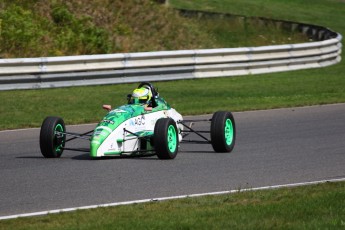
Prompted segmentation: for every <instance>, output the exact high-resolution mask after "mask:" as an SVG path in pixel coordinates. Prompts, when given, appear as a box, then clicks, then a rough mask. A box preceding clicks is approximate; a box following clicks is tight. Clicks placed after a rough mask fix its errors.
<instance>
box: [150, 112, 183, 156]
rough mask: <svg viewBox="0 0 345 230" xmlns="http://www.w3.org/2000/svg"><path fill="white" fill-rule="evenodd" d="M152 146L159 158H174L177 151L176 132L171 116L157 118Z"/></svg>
mask: <svg viewBox="0 0 345 230" xmlns="http://www.w3.org/2000/svg"><path fill="white" fill-rule="evenodd" d="M153 143H154V147H155V151H156V154H157V156H158V158H159V159H174V158H175V157H176V155H177V151H178V143H179V141H178V132H177V128H176V123H175V121H174V120H173V119H171V118H161V119H159V120H157V122H156V125H155V129H154V141H153Z"/></svg>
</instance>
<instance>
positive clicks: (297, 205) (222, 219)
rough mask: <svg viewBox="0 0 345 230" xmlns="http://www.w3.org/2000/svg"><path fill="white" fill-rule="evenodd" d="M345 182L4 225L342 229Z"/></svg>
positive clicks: (3, 223) (4, 224)
mask: <svg viewBox="0 0 345 230" xmlns="http://www.w3.org/2000/svg"><path fill="white" fill-rule="evenodd" d="M343 228H345V182H337V183H324V184H318V185H312V186H304V187H296V188H285V189H278V190H262V191H256V192H241V193H240V192H239V193H235V194H228V195H221V196H207V197H202V198H186V199H182V200H172V201H164V202H157V203H145V204H136V205H130V206H118V207H111V208H99V209H90V210H82V211H76V212H71V213H62V214H51V215H47V216H40V217H32V218H20V219H13V220H5V221H1V222H0V229H26V230H28V229H343Z"/></svg>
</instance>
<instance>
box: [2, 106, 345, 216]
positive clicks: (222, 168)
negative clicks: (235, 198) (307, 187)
mask: <svg viewBox="0 0 345 230" xmlns="http://www.w3.org/2000/svg"><path fill="white" fill-rule="evenodd" d="M234 117H235V120H236V128H237V140H236V146H235V149H234V151H233V152H232V153H230V154H229V153H226V154H224V153H214V152H213V150H212V147H211V146H210V145H195V144H194V145H193V144H184V145H182V146H180V151H179V154H178V155H177V157H176V159H174V160H159V159H158V158H157V157H147V158H131V159H104V160H91V159H90V158H89V157H88V154H86V153H80V152H71V151H65V152H64V153H63V155H62V157H61V158H60V159H45V158H43V157H42V156H41V154H40V150H39V143H38V136H39V129H27V130H16V131H1V132H0V186H1V187H0V194H1V195H0V216H6V215H15V214H22V213H30V212H39V211H46V210H54V209H64V208H71V207H80V206H87V205H97V204H105V203H111V202H122V201H131V200H140V199H150V198H157V197H169V196H176V195H186V194H195V193H207V192H216V191H226V190H233V189H241V188H242V189H243V188H252V187H260V186H271V185H277V184H290V183H299V182H308V181H319V180H328V179H337V178H345V104H335V105H325V106H313V107H303V108H289V109H277V110H267V111H251V112H240V113H234ZM195 118H196V119H203V118H205V116H198V117H195ZM195 127H199V126H195ZM207 127H208V124H207V123H202V124H201V127H200V128H205V129H207ZM93 128H94V125H82V126H71V127H67V129H68V130H69V131H80V132H82V131H88V130H91V129H93ZM76 145H77V146H80V147H87V146H88V143H87V142H83V141H81V142H80V141H78V142H76Z"/></svg>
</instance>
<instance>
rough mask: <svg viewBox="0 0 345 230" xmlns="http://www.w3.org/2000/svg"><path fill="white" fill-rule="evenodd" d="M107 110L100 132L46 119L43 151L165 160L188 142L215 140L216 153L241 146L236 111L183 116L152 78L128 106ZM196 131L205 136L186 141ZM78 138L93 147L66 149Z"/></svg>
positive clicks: (52, 154)
mask: <svg viewBox="0 0 345 230" xmlns="http://www.w3.org/2000/svg"><path fill="white" fill-rule="evenodd" d="M103 108H104V109H106V110H107V111H108V113H107V114H106V116H105V117H104V118H103V119H102V120H101V121H100V122H99V123H98V124H97V125H96V127H95V129H94V130H91V131H89V132H86V133H82V134H79V133H71V132H67V130H66V126H65V123H64V121H63V119H62V118H60V117H47V118H45V120H44V121H43V123H42V126H41V131H40V149H41V153H42V155H43V156H44V157H46V158H58V157H60V156H61V154H62V153H63V151H64V150H73V151H82V152H88V153H89V154H90V157H91V158H99V157H110V156H152V155H157V156H158V158H160V159H174V158H175V157H176V155H177V152H178V148H179V145H180V143H184V142H188V143H197V144H204V143H205V144H211V145H212V147H213V149H214V151H215V152H231V151H232V150H233V148H234V145H235V139H236V128H235V120H234V117H233V115H232V113H231V112H227V111H218V112H216V113H214V114H213V116H212V118H211V119H207V120H188V121H187V120H183V118H182V116H181V114H179V113H178V112H177V111H176V110H175V109H173V108H171V107H170V105H169V104H168V103H167V102H166V101H165V100H164V99H163V98H162V97H160V96H159V94H158V92H157V91H156V89H155V88H154V87H153V85H152V84H150V83H148V82H143V83H141V84H140V85H139V86H138V88H137V89H135V90H134V91H133V93H132V94H129V95H128V103H127V104H125V105H122V106H120V107H117V108H115V109H112V108H111V106H110V105H103ZM195 122H210V129H209V130H207V131H198V130H194V129H193V128H192V124H193V123H195ZM190 133H195V134H196V135H197V136H199V140H184V138H185V137H186V136H187V135H189V134H190ZM205 133H209V135H208V136H209V137H208V136H205ZM77 138H81V139H86V140H88V141H89V142H90V148H86V149H85V148H72V147H66V145H67V143H70V142H71V141H72V140H75V139H77Z"/></svg>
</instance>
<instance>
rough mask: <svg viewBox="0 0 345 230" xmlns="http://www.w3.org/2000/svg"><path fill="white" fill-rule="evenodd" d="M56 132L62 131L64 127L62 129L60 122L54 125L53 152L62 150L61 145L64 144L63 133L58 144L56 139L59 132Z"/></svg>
mask: <svg viewBox="0 0 345 230" xmlns="http://www.w3.org/2000/svg"><path fill="white" fill-rule="evenodd" d="M58 132H64V129H63V127H62V125H61V124H57V125H56V126H55V129H54V135H55V140H54V147H55V152H56V153H60V152H61V151H62V147H63V145H64V141H63V136H64V134H62V136H61V138H62V141H61V143H60V144H59V143H58V140H57V139H58V135H61V134H59V133H58Z"/></svg>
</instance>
